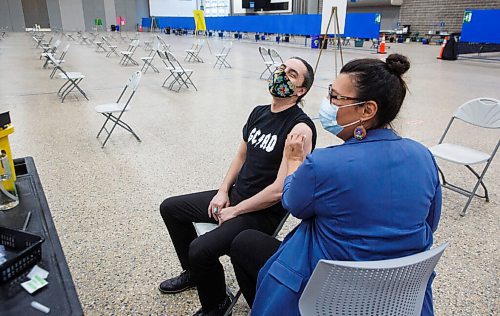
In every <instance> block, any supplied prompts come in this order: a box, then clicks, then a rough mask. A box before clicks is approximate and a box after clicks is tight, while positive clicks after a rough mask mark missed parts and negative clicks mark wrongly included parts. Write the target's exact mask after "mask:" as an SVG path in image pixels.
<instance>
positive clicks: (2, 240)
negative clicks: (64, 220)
mask: <svg viewBox="0 0 500 316" xmlns="http://www.w3.org/2000/svg"><path fill="white" fill-rule="evenodd" d="M44 240H45V239H44V238H43V237H40V236H37V235H33V234H31V233H27V232H24V231H20V230H14V229H10V228H6V227H1V226H0V245H4V246H5V248H6V250H7V254H8V256H7V261H5V262H4V263H2V264H1V265H0V284H1V283H6V282H8V281H10V280H12V279H14V278H15V277H16V276H18V275H20V274H22V273H23V272H24V271H25V270H27V269H29V268H31V267H33V266H34V265H35V264H36V263H37V262H38V261H40V260H41V259H42V243H43V242H44Z"/></svg>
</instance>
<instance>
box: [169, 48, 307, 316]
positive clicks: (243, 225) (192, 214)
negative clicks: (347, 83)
mask: <svg viewBox="0 0 500 316" xmlns="http://www.w3.org/2000/svg"><path fill="white" fill-rule="evenodd" d="M313 80H314V72H313V69H312V67H311V66H310V65H309V64H308V63H307V62H306V61H305V60H303V59H301V58H298V57H293V58H291V59H289V60H287V61H286V63H285V64H284V65H282V66H281V67H279V68H277V69H276V71H275V72H274V75H273V79H272V80H271V81H270V82H269V92H270V93H271V95H272V103H271V104H269V105H261V106H257V107H255V108H254V110H253V111H252V113H250V116H249V117H248V120H247V122H246V124H245V126H244V127H243V141H242V142H241V144H240V146H239V148H238V151H237V152H236V155H235V157H234V158H233V161H232V163H231V165H230V167H229V170H228V172H227V174H226V176H225V178H224V181H223V182H222V185H221V186H220V188H219V189H218V190H212V191H205V192H198V193H192V194H187V195H182V196H175V197H170V198H167V199H166V200H165V201H163V203H162V204H161V206H160V212H161V216H162V217H163V220H164V222H165V225H166V226H167V229H168V232H169V235H170V238H171V239H172V242H173V244H174V248H175V251H176V252H177V257H178V258H179V261H180V263H181V266H182V269H183V270H184V271H183V272H182V273H181V274H180V275H179V276H177V277H174V278H171V279H168V280H166V281H164V282H162V283H161V284H160V286H159V289H160V291H161V292H162V293H179V292H182V291H184V290H187V289H189V288H191V287H194V286H196V287H197V290H198V295H199V298H200V302H201V306H202V308H201V309H200V310H199V311H198V312H197V313H196V314H195V315H223V314H224V312H225V311H226V310H227V308H228V306H229V305H230V303H231V302H230V300H229V297H228V296H227V294H226V284H225V280H224V270H223V267H222V265H221V263H220V262H219V257H221V256H223V255H227V254H229V248H230V245H231V242H232V241H233V239H234V238H235V237H236V236H237V235H238V234H239V233H240V232H242V231H244V230H246V229H255V230H258V231H262V232H264V233H266V234H272V233H273V232H274V231H275V229H276V228H277V226H278V224H279V223H280V221H281V219H282V218H283V216H284V215H285V214H286V211H285V210H284V209H283V206H282V205H281V202H280V201H281V192H282V188H283V181H284V179H285V172H286V169H285V164H284V162H285V161H284V160H283V150H284V146H285V140H286V138H287V135H288V134H290V133H293V134H299V135H302V136H303V137H304V139H305V145H304V148H305V151H306V152H307V153H309V152H311V151H312V149H313V148H314V145H315V142H316V130H315V127H314V124H313V122H312V121H311V119H310V118H309V117H308V116H307V115H306V114H305V113H304V112H303V111H302V109H301V108H300V107H299V106H298V103H299V102H300V100H301V99H302V98H303V97H304V96H305V95H306V93H307V92H308V91H309V89H310V88H311V86H312V83H313ZM192 222H209V223H218V224H219V226H218V227H217V228H216V229H215V230H213V231H211V232H208V233H206V234H204V235H202V236H200V237H197V235H196V231H195V229H194V227H193V224H192Z"/></svg>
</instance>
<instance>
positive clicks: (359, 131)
mask: <svg viewBox="0 0 500 316" xmlns="http://www.w3.org/2000/svg"><path fill="white" fill-rule="evenodd" d="M365 137H366V129H365V127H364V126H363V120H361V123H360V125H359V126H357V127H356V128H355V129H354V138H356V139H357V140H362V139H364V138H365Z"/></svg>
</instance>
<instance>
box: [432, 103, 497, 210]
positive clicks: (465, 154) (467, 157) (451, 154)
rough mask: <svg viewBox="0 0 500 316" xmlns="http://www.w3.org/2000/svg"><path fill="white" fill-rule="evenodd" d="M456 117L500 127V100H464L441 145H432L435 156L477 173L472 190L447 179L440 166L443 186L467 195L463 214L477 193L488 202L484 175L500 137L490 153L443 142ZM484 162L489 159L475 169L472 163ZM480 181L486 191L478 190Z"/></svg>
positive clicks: (453, 117)
mask: <svg viewBox="0 0 500 316" xmlns="http://www.w3.org/2000/svg"><path fill="white" fill-rule="evenodd" d="M455 118H457V119H459V120H462V121H464V122H466V123H468V124H471V125H475V126H478V127H483V128H489V129H498V128H500V101H499V100H496V99H492V98H477V99H473V100H470V101H468V102H466V103H464V104H462V105H461V106H460V107H459V108H458V109H457V110H456V111H455V113H454V114H453V116H452V117H451V120H450V122H449V123H448V126H447V127H446V130H445V131H444V133H443V136H441V139H440V140H439V143H438V145H436V146H432V147H430V148H429V150H430V151H431V152H432V154H433V155H434V157H437V158H441V159H443V160H446V161H449V162H451V163H455V164H459V165H463V166H465V167H466V168H467V169H469V171H470V172H472V174H474V176H475V177H476V178H477V182H476V184H475V186H474V189H472V191H469V190H466V189H464V188H461V187H459V186H457V185H455V184H451V183H449V182H448V181H446V178H445V177H444V173H443V172H442V170H441V169H440V168H439V169H438V170H439V173H440V174H441V178H442V182H443V184H442V187H444V188H447V189H450V190H453V191H455V192H457V193H460V194H462V195H465V196H467V197H468V200H467V203H466V204H465V206H464V208H463V210H462V212H461V213H460V215H462V216H464V215H465V212H466V211H467V208H468V207H469V204H470V202H471V201H472V198H473V197H474V196H477V197H480V198H484V199H485V200H486V202H489V196H488V190H487V189H486V186H485V185H484V183H483V177H484V175H485V174H486V171H487V170H488V167H489V166H490V163H491V161H492V160H493V157H495V155H496V153H497V150H498V147H499V145H500V139H499V140H497V144H496V146H495V149H494V150H493V152H492V153H490V154H488V153H485V152H482V151H479V150H476V149H473V148H470V147H465V146H461V145H456V144H450V143H443V140H444V138H445V136H446V134H447V133H448V130H449V129H450V127H451V124H452V123H453V121H454V120H455ZM483 163H486V165H485V166H484V168H483V170H482V171H480V172H476V171H475V170H474V169H472V167H471V165H476V164H483ZM479 185H481V186H482V187H483V189H484V195H478V194H476V191H477V189H478V188H479Z"/></svg>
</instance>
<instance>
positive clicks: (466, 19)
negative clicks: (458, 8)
mask: <svg viewBox="0 0 500 316" xmlns="http://www.w3.org/2000/svg"><path fill="white" fill-rule="evenodd" d="M471 20H472V11H465V12H464V23H470V21H471Z"/></svg>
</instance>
